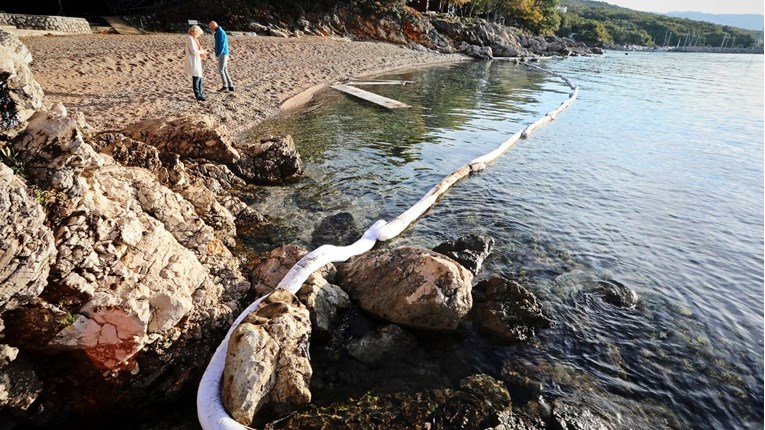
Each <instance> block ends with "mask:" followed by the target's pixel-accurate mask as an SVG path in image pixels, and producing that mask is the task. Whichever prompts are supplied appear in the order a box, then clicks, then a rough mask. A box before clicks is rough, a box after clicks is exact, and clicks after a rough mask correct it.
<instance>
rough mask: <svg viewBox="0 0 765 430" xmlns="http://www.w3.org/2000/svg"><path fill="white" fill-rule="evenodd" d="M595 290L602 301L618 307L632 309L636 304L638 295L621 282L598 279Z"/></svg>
mask: <svg viewBox="0 0 765 430" xmlns="http://www.w3.org/2000/svg"><path fill="white" fill-rule="evenodd" d="M595 292H596V293H597V294H598V295H599V296H600V297H602V298H603V301H604V302H606V303H609V304H611V305H614V306H616V307H618V308H623V309H633V308H635V307H636V306H637V304H638V295H637V293H635V292H634V291H632V290H630V289H629V288H628V287H627V286H626V285H624V284H622V283H621V282H618V281H614V280H613V279H609V280H607V281H599V282H598V286H597V288H596V289H595Z"/></svg>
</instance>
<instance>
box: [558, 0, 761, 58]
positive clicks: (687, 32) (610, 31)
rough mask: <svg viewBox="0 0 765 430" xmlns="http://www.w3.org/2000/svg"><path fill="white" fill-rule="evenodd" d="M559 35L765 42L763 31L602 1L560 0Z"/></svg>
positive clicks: (623, 40) (642, 41) (637, 41)
mask: <svg viewBox="0 0 765 430" xmlns="http://www.w3.org/2000/svg"><path fill="white" fill-rule="evenodd" d="M560 3H561V6H564V7H567V11H566V12H565V13H561V24H560V27H559V29H558V31H557V34H558V35H559V36H567V37H568V36H571V35H572V34H573V38H574V39H576V40H579V41H583V42H586V43H588V44H597V43H604V44H610V43H612V44H617V45H644V46H677V45H678V43H679V44H680V45H681V46H683V45H686V44H687V45H694V46H722V45H723V44H725V46H731V47H734V46H735V47H742V48H749V47H753V46H755V45H756V44H758V43H762V32H761V31H753V30H745V29H741V28H735V27H729V26H722V25H717V24H711V23H708V22H701V21H691V20H689V19H685V18H673V17H669V16H665V15H658V14H654V13H647V12H638V11H635V10H632V9H626V8H623V7H619V6H614V5H610V4H608V3H604V2H599V1H584V0H560Z"/></svg>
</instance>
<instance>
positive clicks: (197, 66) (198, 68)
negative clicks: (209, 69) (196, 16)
mask: <svg viewBox="0 0 765 430" xmlns="http://www.w3.org/2000/svg"><path fill="white" fill-rule="evenodd" d="M183 70H184V71H185V72H186V74H187V75H189V76H198V77H200V78H201V77H202V49H201V48H200V47H199V46H197V43H196V42H195V41H194V38H193V37H191V35H186V65H185V66H184V68H183Z"/></svg>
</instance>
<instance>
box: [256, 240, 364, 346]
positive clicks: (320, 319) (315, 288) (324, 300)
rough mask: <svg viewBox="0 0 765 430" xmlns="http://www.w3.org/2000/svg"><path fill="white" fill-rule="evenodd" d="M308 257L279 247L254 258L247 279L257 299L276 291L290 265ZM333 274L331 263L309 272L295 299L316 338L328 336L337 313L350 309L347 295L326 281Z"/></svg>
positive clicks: (288, 247)
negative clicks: (306, 315)
mask: <svg viewBox="0 0 765 430" xmlns="http://www.w3.org/2000/svg"><path fill="white" fill-rule="evenodd" d="M306 254H308V251H307V250H306V249H305V248H302V247H300V246H298V245H292V244H288V245H282V246H280V247H278V248H275V249H273V250H272V251H270V252H266V253H262V254H260V255H258V256H257V257H256V258H255V261H254V270H253V271H252V275H251V280H252V285H253V288H254V290H255V292H256V294H257V295H258V296H263V295H265V294H268V293H270V292H272V291H274V290H275V289H276V286H277V285H279V282H281V280H282V279H283V278H284V275H286V274H287V272H289V270H290V269H291V268H292V266H294V265H295V263H297V262H298V261H300V259H301V258H303V256H305V255H306ZM335 273H336V269H335V266H334V265H333V264H331V263H330V264H327V265H326V266H324V267H322V268H321V269H319V270H318V271H316V272H314V273H312V274H311V275H310V276H309V277H308V279H306V281H305V282H304V283H303V285H302V286H301V287H300V290H299V291H298V293H297V296H298V299H300V301H301V302H302V303H303V304H304V305H305V306H306V308H307V309H308V310H309V312H310V315H311V323H312V324H313V328H314V330H315V331H316V334H317V335H319V336H326V335H329V333H330V332H331V330H332V328H333V327H334V325H335V323H336V322H337V315H338V312H339V311H340V310H343V309H347V308H348V307H349V306H350V299H349V298H348V294H347V293H346V292H345V291H343V290H342V289H341V288H340V287H338V286H337V285H333V284H331V283H329V281H327V278H330V279H332V278H334V276H335Z"/></svg>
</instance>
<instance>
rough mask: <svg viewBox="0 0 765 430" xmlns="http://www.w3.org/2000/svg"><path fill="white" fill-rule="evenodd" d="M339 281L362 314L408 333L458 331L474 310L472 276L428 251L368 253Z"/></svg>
mask: <svg viewBox="0 0 765 430" xmlns="http://www.w3.org/2000/svg"><path fill="white" fill-rule="evenodd" d="M338 275H339V276H340V279H341V280H342V281H341V282H339V284H340V287H341V288H343V289H344V290H345V291H346V292H348V294H349V295H350V296H351V298H352V299H354V300H355V301H357V302H358V303H359V305H360V306H361V308H362V309H364V310H365V311H367V312H369V313H371V314H373V315H375V316H377V317H379V318H382V319H385V320H387V321H391V322H394V323H396V324H401V325H403V326H407V327H413V328H420V329H424V330H436V331H453V330H455V329H456V328H457V326H458V325H459V324H460V322H461V321H462V319H463V318H464V317H465V316H466V315H467V314H468V312H470V308H471V307H472V305H473V299H472V297H471V294H470V292H471V289H472V287H471V283H472V281H473V275H472V274H471V273H470V272H469V271H468V270H467V269H465V268H464V267H462V266H461V265H459V264H457V263H456V262H454V261H453V260H451V259H450V258H447V257H444V256H443V255H441V254H439V253H436V252H433V251H430V250H427V249H424V248H419V247H413V246H404V247H400V248H396V249H393V250H377V251H372V252H368V253H366V254H363V255H360V256H358V257H354V258H352V259H351V260H350V261H349V262H348V263H345V264H343V265H341V266H339V267H338Z"/></svg>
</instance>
